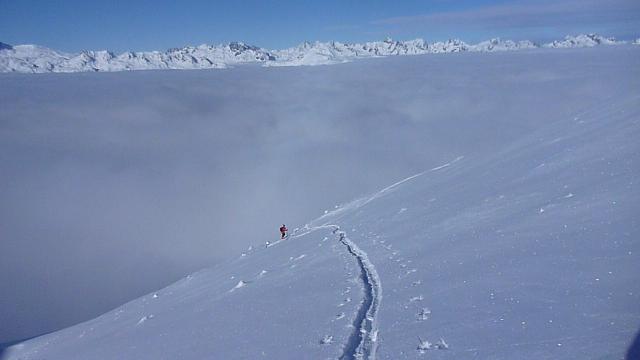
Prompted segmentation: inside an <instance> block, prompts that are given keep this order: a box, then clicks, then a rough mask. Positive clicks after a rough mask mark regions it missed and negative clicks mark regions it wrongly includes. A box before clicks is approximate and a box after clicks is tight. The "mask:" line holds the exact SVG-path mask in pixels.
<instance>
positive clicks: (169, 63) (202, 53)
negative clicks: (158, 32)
mask: <svg viewBox="0 0 640 360" xmlns="http://www.w3.org/2000/svg"><path fill="white" fill-rule="evenodd" d="M622 43H624V42H621V41H616V40H615V39H613V38H605V37H603V36H600V35H597V34H588V35H578V36H567V37H566V38H565V39H564V40H561V41H554V42H552V43H549V44H545V45H543V47H549V48H572V47H592V46H596V45H615V44H622ZM5 45H6V44H2V43H0V51H1V52H0V72H25V73H43V72H84V71H124V70H154V69H220V68H226V67H228V66H229V65H236V64H246V63H262V64H264V65H265V66H300V65H328V64H337V63H343V62H348V61H351V60H354V59H358V58H367V57H379V56H391V55H418V54H434V53H451V52H462V51H481V52H490V51H512V50H521V49H533V48H538V47H540V46H539V45H537V44H535V43H533V42H531V41H528V40H523V41H518V42H515V41H512V40H501V39H491V40H488V41H483V42H480V43H478V44H476V45H469V44H467V43H465V42H463V41H461V40H458V39H450V40H448V41H445V42H435V43H431V44H428V43H427V42H425V41H424V40H422V39H415V40H409V41H394V40H391V39H386V40H384V41H375V42H368V43H364V44H345V43H340V42H326V43H322V42H315V43H309V42H305V43H303V44H301V45H299V46H297V47H293V48H289V49H284V50H273V51H271V50H265V49H262V48H259V47H255V46H251V45H247V44H244V43H241V42H232V43H229V44H225V45H218V46H210V45H200V46H197V47H191V46H189V47H184V48H180V49H169V50H167V51H165V52H159V51H149V52H125V53H122V54H120V55H115V54H113V53H112V52H110V51H106V50H102V51H83V52H81V53H79V54H66V53H62V52H57V51H54V50H51V49H48V48H45V47H41V46H36V45H17V46H14V47H11V46H8V45H6V46H5Z"/></svg>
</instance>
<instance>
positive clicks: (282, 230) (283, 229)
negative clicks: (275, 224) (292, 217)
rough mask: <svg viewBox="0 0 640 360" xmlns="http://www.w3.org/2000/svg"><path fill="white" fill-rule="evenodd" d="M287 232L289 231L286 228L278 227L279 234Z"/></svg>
mask: <svg viewBox="0 0 640 360" xmlns="http://www.w3.org/2000/svg"><path fill="white" fill-rule="evenodd" d="M287 231H289V229H287V227H286V226H280V232H281V233H283V232H287Z"/></svg>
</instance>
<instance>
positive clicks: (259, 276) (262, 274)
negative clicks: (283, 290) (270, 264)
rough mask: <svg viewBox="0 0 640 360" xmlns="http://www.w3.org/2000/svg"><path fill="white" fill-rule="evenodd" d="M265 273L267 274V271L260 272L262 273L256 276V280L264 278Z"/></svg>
mask: <svg viewBox="0 0 640 360" xmlns="http://www.w3.org/2000/svg"><path fill="white" fill-rule="evenodd" d="M267 273H268V271H267V270H262V271H260V274H258V278H262V277H264V276H265V275H267Z"/></svg>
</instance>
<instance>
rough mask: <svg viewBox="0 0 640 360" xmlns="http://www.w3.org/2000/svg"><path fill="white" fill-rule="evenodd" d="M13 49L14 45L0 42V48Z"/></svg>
mask: <svg viewBox="0 0 640 360" xmlns="http://www.w3.org/2000/svg"><path fill="white" fill-rule="evenodd" d="M11 49H13V46H11V45H9V44H5V43H3V42H0V50H11Z"/></svg>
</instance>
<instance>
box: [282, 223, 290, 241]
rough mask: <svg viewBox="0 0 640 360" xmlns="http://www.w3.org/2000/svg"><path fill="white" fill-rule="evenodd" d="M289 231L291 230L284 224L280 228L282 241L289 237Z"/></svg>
mask: <svg viewBox="0 0 640 360" xmlns="http://www.w3.org/2000/svg"><path fill="white" fill-rule="evenodd" d="M287 231H289V229H287V227H286V226H285V225H284V224H282V226H280V235H282V236H281V237H280V239H284V238H285V237H286V236H287Z"/></svg>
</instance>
